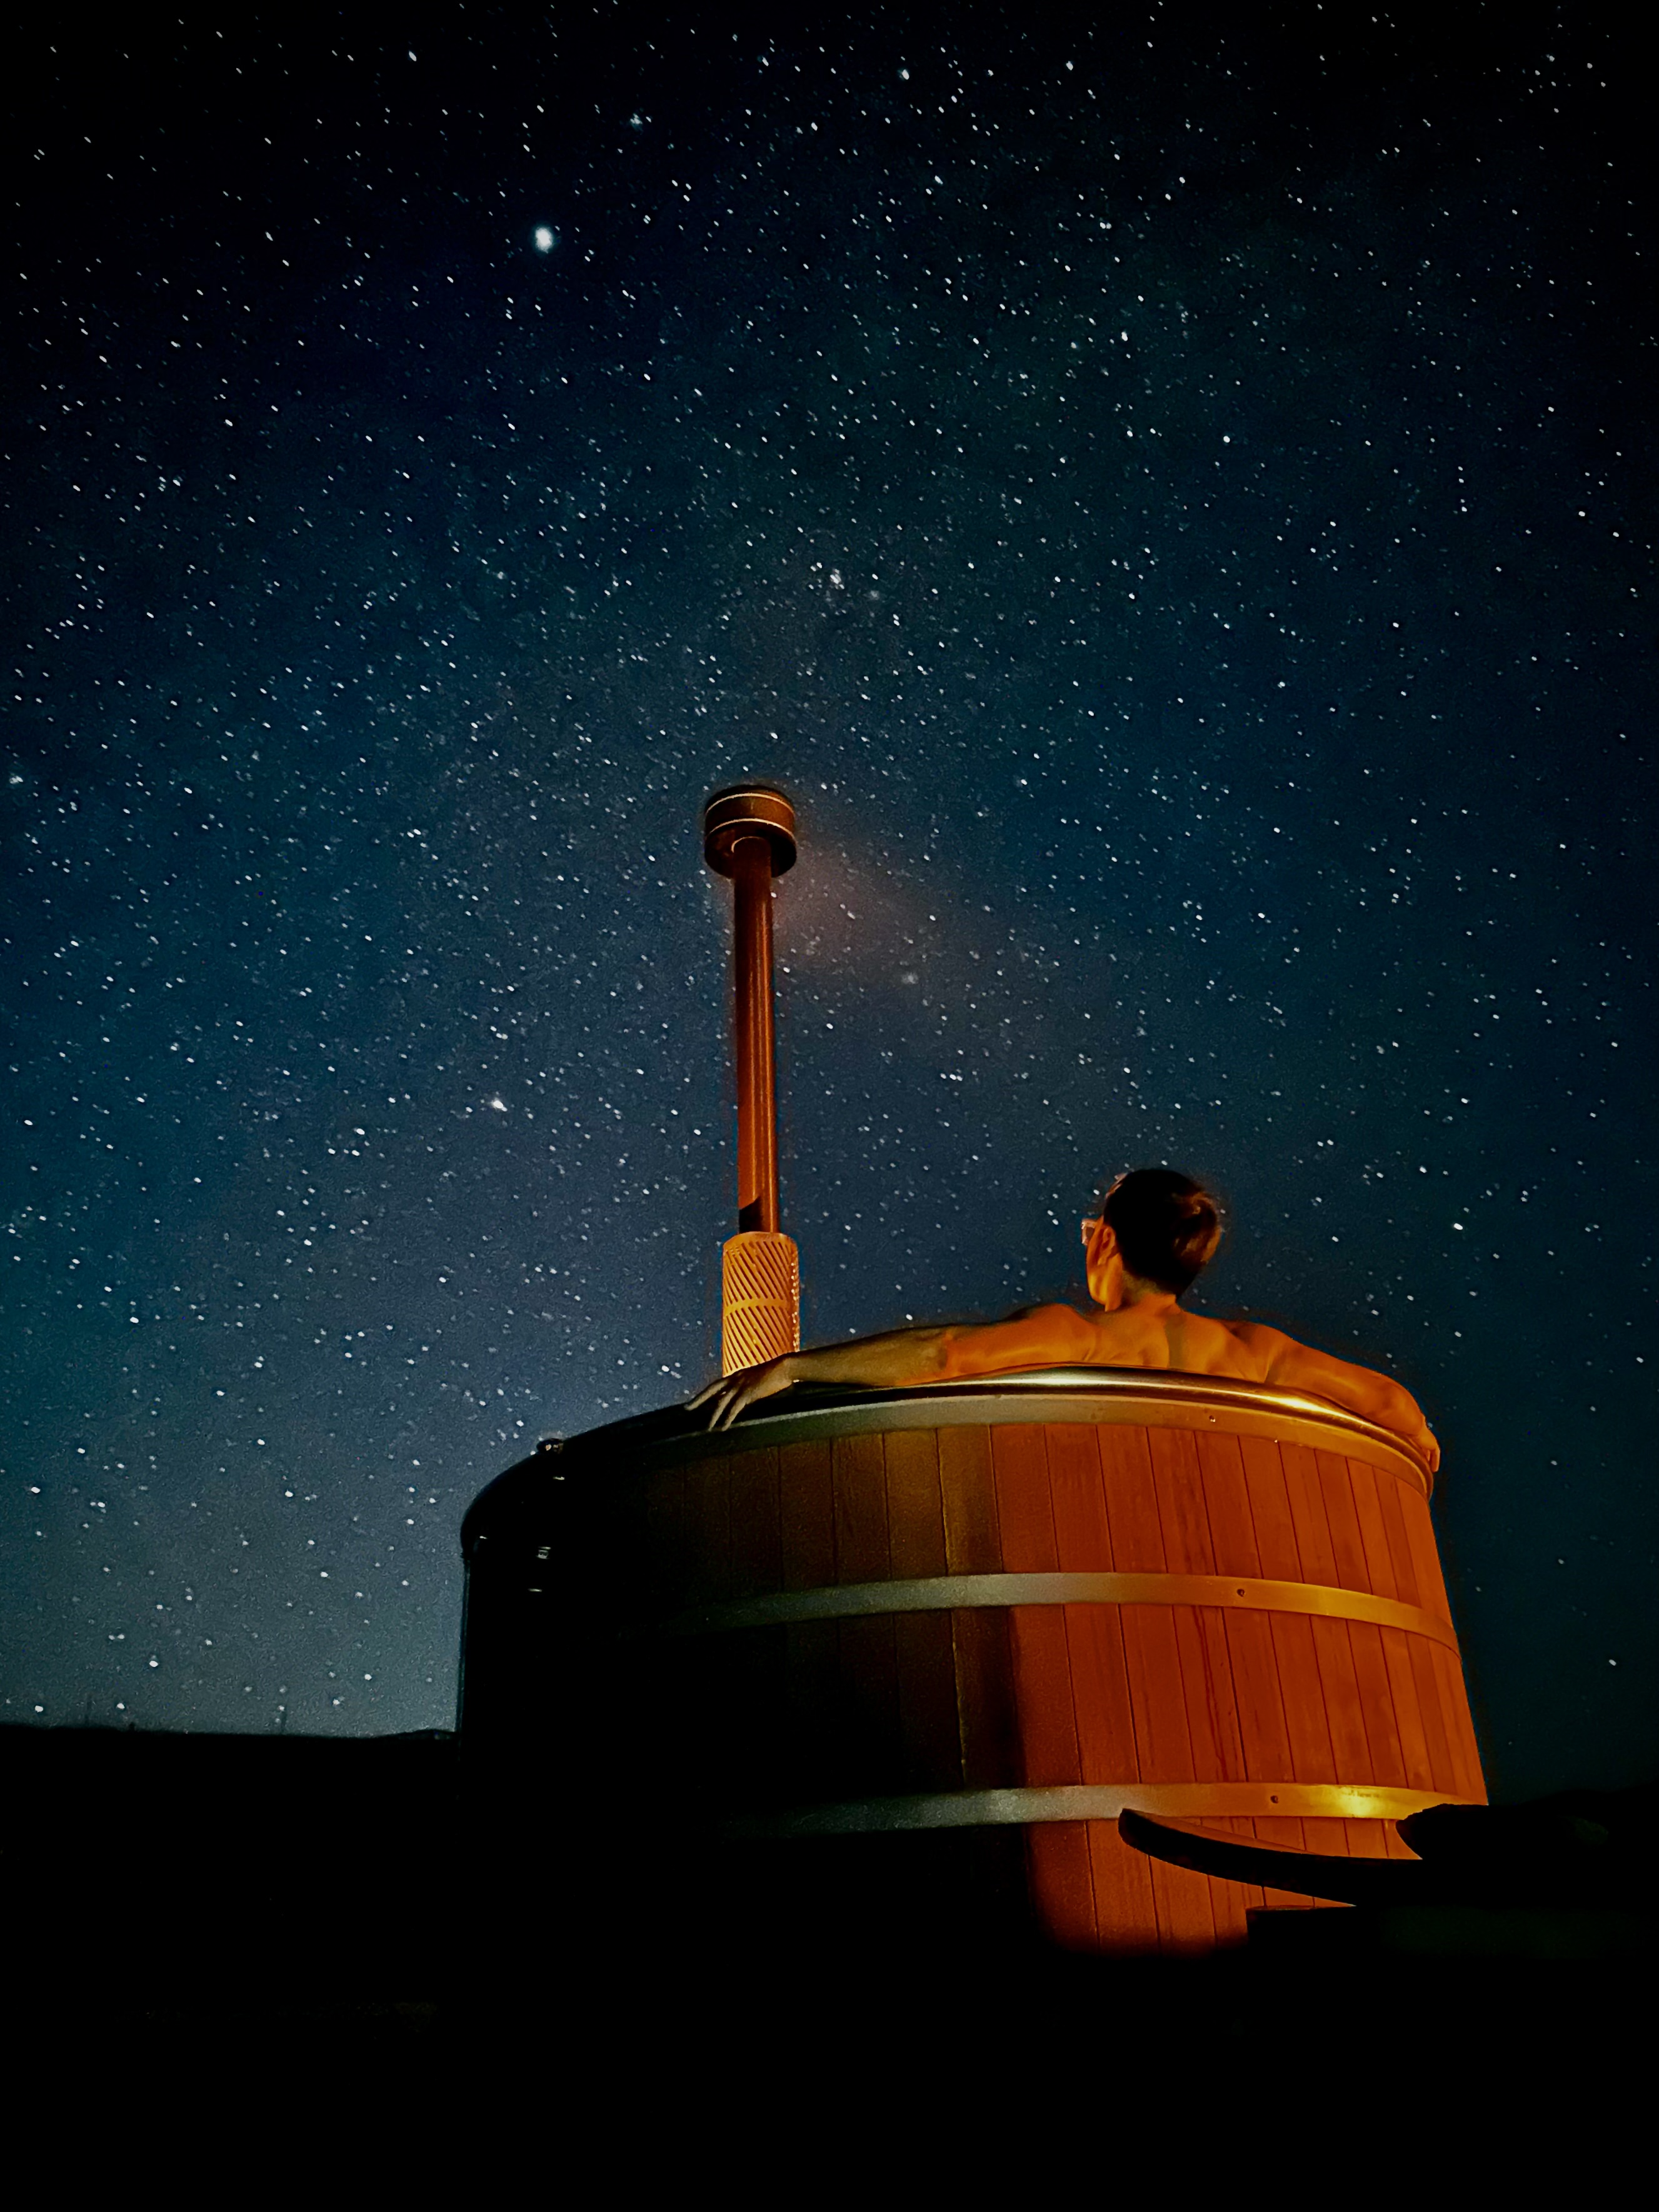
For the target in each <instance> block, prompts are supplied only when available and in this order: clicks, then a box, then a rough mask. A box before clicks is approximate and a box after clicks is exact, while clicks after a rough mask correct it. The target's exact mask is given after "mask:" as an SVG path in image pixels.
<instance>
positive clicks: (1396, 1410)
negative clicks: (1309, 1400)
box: [1251, 1328, 1440, 1474]
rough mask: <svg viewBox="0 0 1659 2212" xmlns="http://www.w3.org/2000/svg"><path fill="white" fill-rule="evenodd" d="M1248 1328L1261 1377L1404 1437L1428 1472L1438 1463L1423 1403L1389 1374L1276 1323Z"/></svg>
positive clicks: (1266, 1381) (1436, 1449)
mask: <svg viewBox="0 0 1659 2212" xmlns="http://www.w3.org/2000/svg"><path fill="white" fill-rule="evenodd" d="M1251 1333H1252V1334H1253V1335H1254V1336H1255V1338H1256V1339H1257V1341H1258V1343H1259V1344H1261V1347H1262V1349H1263V1350H1264V1351H1265V1352H1266V1353H1267V1359H1266V1364H1265V1371H1264V1372H1263V1374H1262V1377H1261V1380H1262V1381H1263V1382H1264V1383H1278V1384H1279V1387H1280V1389H1285V1390H1307V1391H1310V1392H1311V1393H1312V1394H1313V1395H1314V1396H1315V1397H1316V1398H1328V1399H1329V1400H1330V1401H1331V1403H1332V1404H1333V1405H1334V1406H1341V1407H1344V1408H1345V1409H1346V1411H1347V1412H1348V1413H1360V1414H1363V1415H1364V1418H1365V1419H1367V1420H1368V1421H1375V1422H1376V1424H1377V1425H1378V1426H1379V1427H1380V1428H1384V1429H1392V1430H1393V1431H1394V1432H1395V1435H1396V1436H1397V1437H1404V1438H1405V1439H1406V1441H1407V1443H1408V1444H1410V1445H1412V1446H1413V1449H1415V1450H1417V1451H1419V1452H1420V1453H1421V1454H1422V1455H1423V1456H1424V1458H1425V1460H1426V1461H1427V1462H1428V1463H1429V1472H1430V1473H1431V1474H1433V1472H1434V1470H1435V1469H1436V1468H1437V1467H1438V1466H1439V1464H1440V1447H1439V1445H1438V1444H1437V1443H1436V1442H1435V1439H1434V1434H1433V1431H1431V1429H1430V1427H1429V1425H1428V1423H1427V1421H1426V1420H1425V1419H1424V1418H1423V1409H1422V1407H1420V1406H1419V1404H1418V1402H1417V1401H1416V1399H1415V1398H1413V1395H1412V1394H1411V1392H1410V1391H1409V1390H1405V1389H1401V1386H1400V1384H1399V1383H1396V1382H1395V1381H1394V1380H1393V1378H1392V1377H1391V1376H1387V1375H1379V1374H1378V1373H1377V1372H1376V1369H1375V1368H1372V1367H1357V1366H1355V1365H1354V1364H1353V1363H1352V1361H1351V1360H1346V1359H1334V1358H1332V1356H1331V1354H1330V1353H1329V1352H1316V1351H1315V1350H1314V1348H1313V1346H1311V1345H1309V1344H1298V1343H1297V1341H1296V1339H1295V1338H1294V1337H1291V1336H1285V1335H1282V1334H1280V1333H1279V1330H1278V1329H1267V1328H1258V1329H1255V1330H1253V1331H1252V1332H1251Z"/></svg>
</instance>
